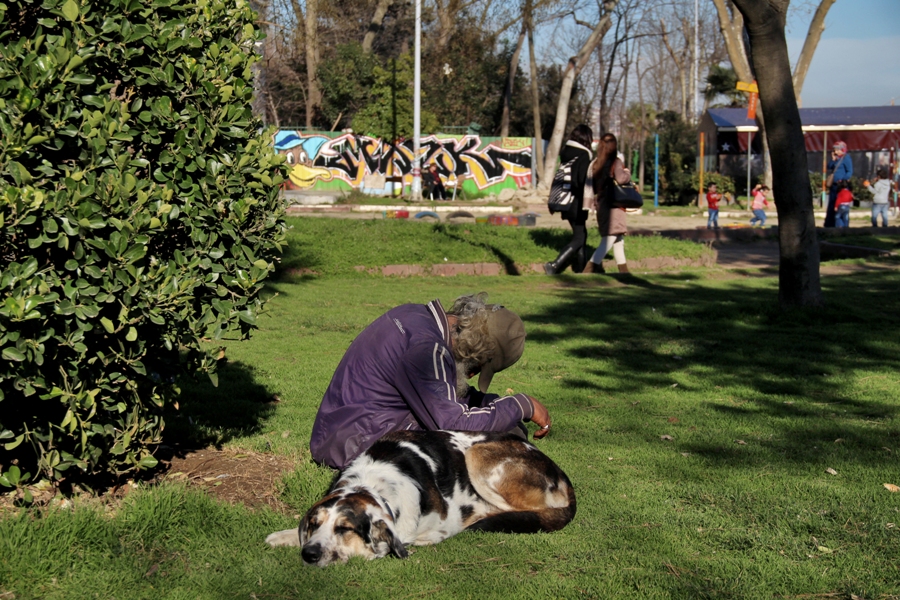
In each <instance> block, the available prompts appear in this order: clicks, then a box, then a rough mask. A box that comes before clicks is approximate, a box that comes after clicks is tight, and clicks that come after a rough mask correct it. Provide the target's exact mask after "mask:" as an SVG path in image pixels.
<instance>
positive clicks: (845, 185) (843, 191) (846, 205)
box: [834, 180, 853, 227]
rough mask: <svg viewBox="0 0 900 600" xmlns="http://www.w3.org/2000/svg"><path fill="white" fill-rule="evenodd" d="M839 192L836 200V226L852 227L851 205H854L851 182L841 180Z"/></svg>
mask: <svg viewBox="0 0 900 600" xmlns="http://www.w3.org/2000/svg"><path fill="white" fill-rule="evenodd" d="M837 188H838V193H837V198H836V199H835V201H834V226H835V227H850V207H851V206H853V192H851V191H850V182H849V181H847V180H841V181H838V183H837Z"/></svg>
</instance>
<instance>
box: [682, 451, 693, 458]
mask: <svg viewBox="0 0 900 600" xmlns="http://www.w3.org/2000/svg"><path fill="white" fill-rule="evenodd" d="M681 455H682V456H684V457H688V456H690V455H691V453H690V452H682V453H681Z"/></svg>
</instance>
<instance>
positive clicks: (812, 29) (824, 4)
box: [794, 0, 835, 102]
mask: <svg viewBox="0 0 900 600" xmlns="http://www.w3.org/2000/svg"><path fill="white" fill-rule="evenodd" d="M834 2H835V0H822V1H821V2H820V3H819V7H818V8H817V9H816V14H814V15H813V18H812V21H810V23H809V31H808V32H807V33H806V40H805V41H804V42H803V50H801V51H800V58H799V59H798V60H797V64H796V65H795V66H794V95H795V96H796V97H797V102H800V92H802V91H803V82H804V81H805V80H806V73H807V71H809V65H810V64H811V63H812V58H813V54H815V53H816V46H818V45H819V40H820V39H821V38H822V32H823V31H825V15H827V14H828V11H829V9H830V8H831V5H832V4H834Z"/></svg>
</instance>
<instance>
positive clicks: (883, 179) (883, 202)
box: [863, 167, 891, 227]
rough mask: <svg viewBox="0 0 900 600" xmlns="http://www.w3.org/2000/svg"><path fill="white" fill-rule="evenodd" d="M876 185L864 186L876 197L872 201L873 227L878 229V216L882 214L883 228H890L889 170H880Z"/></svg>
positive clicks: (866, 183) (867, 183) (866, 184)
mask: <svg viewBox="0 0 900 600" xmlns="http://www.w3.org/2000/svg"><path fill="white" fill-rule="evenodd" d="M875 177H876V179H875V185H874V186H872V185H869V182H868V181H867V182H865V183H864V184H863V185H865V186H866V187H868V188H869V191H870V192H872V194H873V195H874V196H875V197H874V199H873V200H872V227H878V215H879V214H881V223H882V227H887V226H888V206H889V202H890V195H891V180H890V179H888V176H887V169H885V168H884V167H882V168H880V169H878V171H877V173H876V175H875Z"/></svg>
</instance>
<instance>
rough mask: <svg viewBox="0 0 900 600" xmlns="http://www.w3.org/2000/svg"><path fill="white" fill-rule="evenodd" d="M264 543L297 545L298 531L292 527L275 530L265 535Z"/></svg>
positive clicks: (298, 541)
mask: <svg viewBox="0 0 900 600" xmlns="http://www.w3.org/2000/svg"><path fill="white" fill-rule="evenodd" d="M266 543H267V544H268V545H270V546H272V547H275V546H299V545H300V531H299V530H298V529H297V528H296V527H294V528H293V529H285V530H283V531H276V532H275V533H270V534H269V535H268V536H266Z"/></svg>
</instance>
